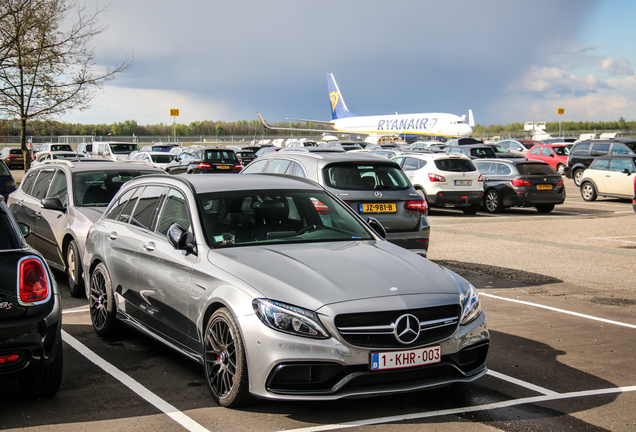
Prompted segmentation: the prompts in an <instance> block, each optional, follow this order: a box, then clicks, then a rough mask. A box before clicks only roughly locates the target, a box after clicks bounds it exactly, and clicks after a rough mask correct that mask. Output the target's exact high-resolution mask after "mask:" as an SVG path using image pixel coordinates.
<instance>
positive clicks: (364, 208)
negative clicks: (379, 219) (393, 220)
mask: <svg viewBox="0 0 636 432" xmlns="http://www.w3.org/2000/svg"><path fill="white" fill-rule="evenodd" d="M396 211H397V206H396V205H395V203H384V204H370V203H362V204H360V212H361V213H395V212H396Z"/></svg>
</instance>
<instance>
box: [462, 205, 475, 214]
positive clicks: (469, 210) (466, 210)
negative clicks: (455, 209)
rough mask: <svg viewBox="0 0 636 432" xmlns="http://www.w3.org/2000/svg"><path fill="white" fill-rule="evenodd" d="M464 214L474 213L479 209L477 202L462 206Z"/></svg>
mask: <svg viewBox="0 0 636 432" xmlns="http://www.w3.org/2000/svg"><path fill="white" fill-rule="evenodd" d="M462 211H463V212H464V214H465V215H474V214H477V212H478V211H479V204H471V205H469V206H468V207H462Z"/></svg>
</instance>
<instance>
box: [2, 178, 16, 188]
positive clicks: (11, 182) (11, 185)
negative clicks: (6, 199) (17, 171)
mask: <svg viewBox="0 0 636 432" xmlns="http://www.w3.org/2000/svg"><path fill="white" fill-rule="evenodd" d="M4 187H5V190H11V189H15V188H16V185H15V181H14V180H13V179H9V180H7V182H6V183H5V184H4Z"/></svg>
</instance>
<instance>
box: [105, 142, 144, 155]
mask: <svg viewBox="0 0 636 432" xmlns="http://www.w3.org/2000/svg"><path fill="white" fill-rule="evenodd" d="M110 150H111V151H112V152H113V153H114V154H129V153H131V152H134V151H138V150H139V146H138V145H137V144H110Z"/></svg>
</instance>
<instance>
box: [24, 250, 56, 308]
mask: <svg viewBox="0 0 636 432" xmlns="http://www.w3.org/2000/svg"><path fill="white" fill-rule="evenodd" d="M18 277H19V279H18V284H19V286H18V292H19V297H20V303H22V304H36V303H38V302H43V301H46V300H48V298H49V296H50V294H51V287H50V286H49V279H48V276H47V274H46V269H45V268H44V264H43V263H42V262H41V261H40V260H39V259H37V258H26V259H23V260H22V261H20V264H19V276H18Z"/></svg>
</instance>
